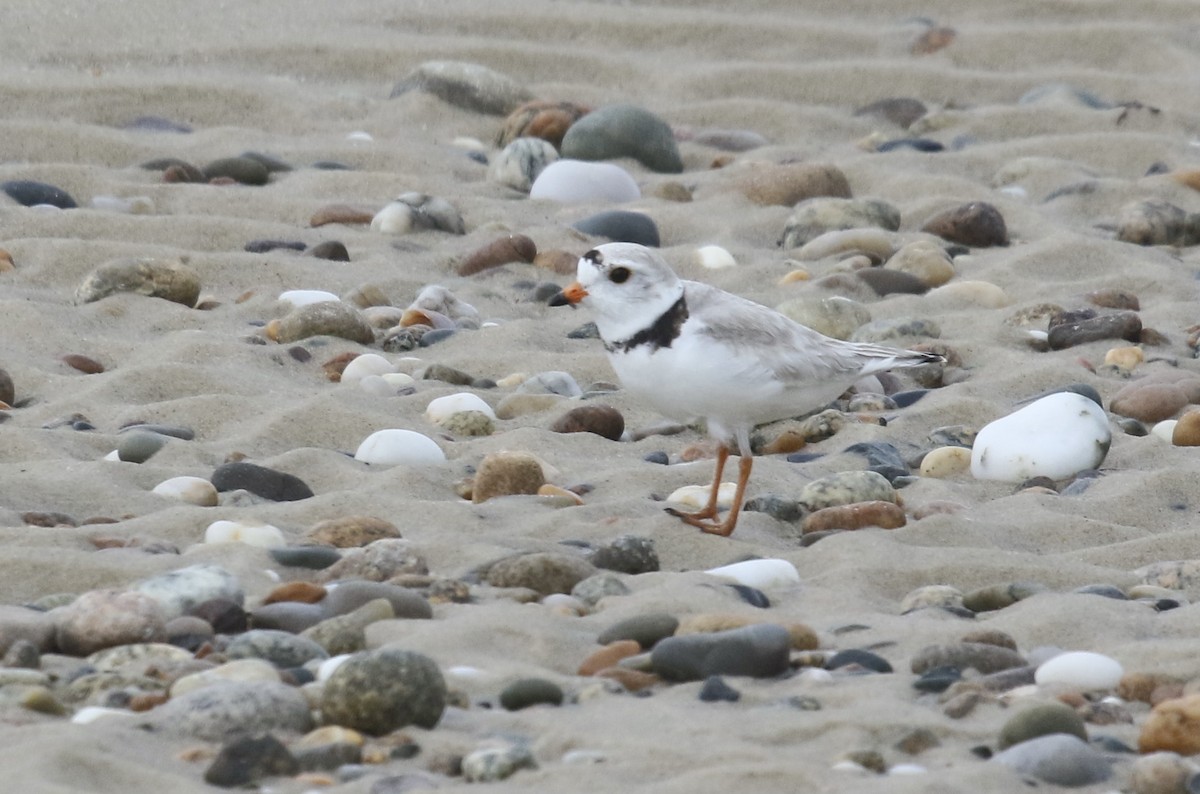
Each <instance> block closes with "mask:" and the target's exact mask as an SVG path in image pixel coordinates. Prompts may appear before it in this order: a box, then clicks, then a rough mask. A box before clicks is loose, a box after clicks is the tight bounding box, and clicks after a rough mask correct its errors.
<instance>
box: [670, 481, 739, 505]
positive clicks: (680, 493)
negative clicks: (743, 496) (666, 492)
mask: <svg viewBox="0 0 1200 794" xmlns="http://www.w3.org/2000/svg"><path fill="white" fill-rule="evenodd" d="M735 493H737V483H736V482H723V483H721V484H720V486H718V487H717V507H726V508H728V507H732V506H733V495H734V494H735ZM710 496H712V486H711V485H684V486H682V487H680V488H676V489H675V490H674V491H672V492H671V495H670V496H668V497H667V501H668V502H670V503H671V504H676V505H683V506H684V507H694V508H696V509H697V510H699V509H700V508H702V507H704V506H705V505H707V504H708V499H709V497H710Z"/></svg>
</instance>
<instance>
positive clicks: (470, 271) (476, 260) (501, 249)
mask: <svg viewBox="0 0 1200 794" xmlns="http://www.w3.org/2000/svg"><path fill="white" fill-rule="evenodd" d="M547 145H549V144H547ZM536 256H537V245H535V244H534V242H533V240H532V239H531V238H530V237H527V236H526V235H524V234H507V235H505V236H503V237H498V238H496V239H495V240H492V241H491V242H490V243H488V244H487V245H484V246H483V247H482V248H477V249H475V250H474V251H472V252H471V253H470V254H468V255H467V258H466V259H464V260H463V261H462V262H461V263H460V264H459V265H458V268H457V269H458V274H459V275H460V276H473V275H475V274H476V273H482V272H483V271H485V270H490V269H492V268H494V267H499V266H500V265H507V264H509V263H511V262H524V263H526V264H528V263H532V262H533V260H534V258H535V257H536Z"/></svg>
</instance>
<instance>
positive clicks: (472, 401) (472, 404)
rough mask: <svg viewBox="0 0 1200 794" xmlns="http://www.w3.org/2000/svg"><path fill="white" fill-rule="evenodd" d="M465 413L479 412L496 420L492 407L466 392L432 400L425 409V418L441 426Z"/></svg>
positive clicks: (477, 396) (478, 397)
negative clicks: (453, 417)
mask: <svg viewBox="0 0 1200 794" xmlns="http://www.w3.org/2000/svg"><path fill="white" fill-rule="evenodd" d="M463 411H478V412H479V413H481V414H485V415H486V416H487V417H488V418H489V419H492V420H494V419H495V418H496V412H495V411H493V410H492V406H490V405H488V404H487V403H486V402H484V401H483V398H481V397H480V396H479V395H477V394H472V393H470V392H465V391H463V392H458V393H457V394H447V395H446V396H445V397H438V398H437V399H434V400H431V401H430V402H429V405H428V406H427V407H426V408H425V418H426V419H428V420H429V421H430V422H433V423H434V424H435V425H440V424H442V423H443V422H445V421H446V420H447V419H449V418H450V417H452V416H454V415H455V414H459V413H462V412H463Z"/></svg>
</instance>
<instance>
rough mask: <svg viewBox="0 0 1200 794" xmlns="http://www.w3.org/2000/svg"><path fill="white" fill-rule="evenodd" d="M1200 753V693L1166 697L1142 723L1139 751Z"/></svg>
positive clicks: (1183, 753) (1182, 753)
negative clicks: (1169, 698) (1167, 698)
mask: <svg viewBox="0 0 1200 794" xmlns="http://www.w3.org/2000/svg"><path fill="white" fill-rule="evenodd" d="M1160 750H1161V751H1168V752H1172V753H1179V754H1180V755H1196V754H1200V694H1196V695H1187V696H1186V697H1180V698H1173V699H1171V700H1164V701H1163V702H1162V703H1159V704H1158V705H1157V706H1155V707H1154V709H1153V710H1152V711H1151V712H1150V715H1149V716H1148V717H1147V718H1146V721H1145V722H1143V723H1142V731H1141V734H1140V735H1139V736H1138V751H1139V752H1143V753H1152V752H1156V751H1160Z"/></svg>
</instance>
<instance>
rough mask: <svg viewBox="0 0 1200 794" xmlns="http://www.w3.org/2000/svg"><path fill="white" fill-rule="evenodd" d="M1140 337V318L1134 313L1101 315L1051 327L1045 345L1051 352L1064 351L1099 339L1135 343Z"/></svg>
mask: <svg viewBox="0 0 1200 794" xmlns="http://www.w3.org/2000/svg"><path fill="white" fill-rule="evenodd" d="M1141 336H1142V318H1141V317H1139V316H1138V315H1137V314H1136V313H1135V312H1116V313H1115V314H1101V315H1097V316H1096V317H1090V318H1087V319H1083V320H1078V321H1076V322H1065V323H1059V324H1057V325H1051V326H1050V330H1049V331H1048V333H1047V336H1046V344H1047V345H1049V346H1050V349H1051V350H1064V349H1066V348H1068V347H1074V346H1075V345H1083V344H1087V343H1088V342H1095V341H1098V340H1101V339H1124V340H1126V341H1129V342H1137V341H1140V340H1141Z"/></svg>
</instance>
